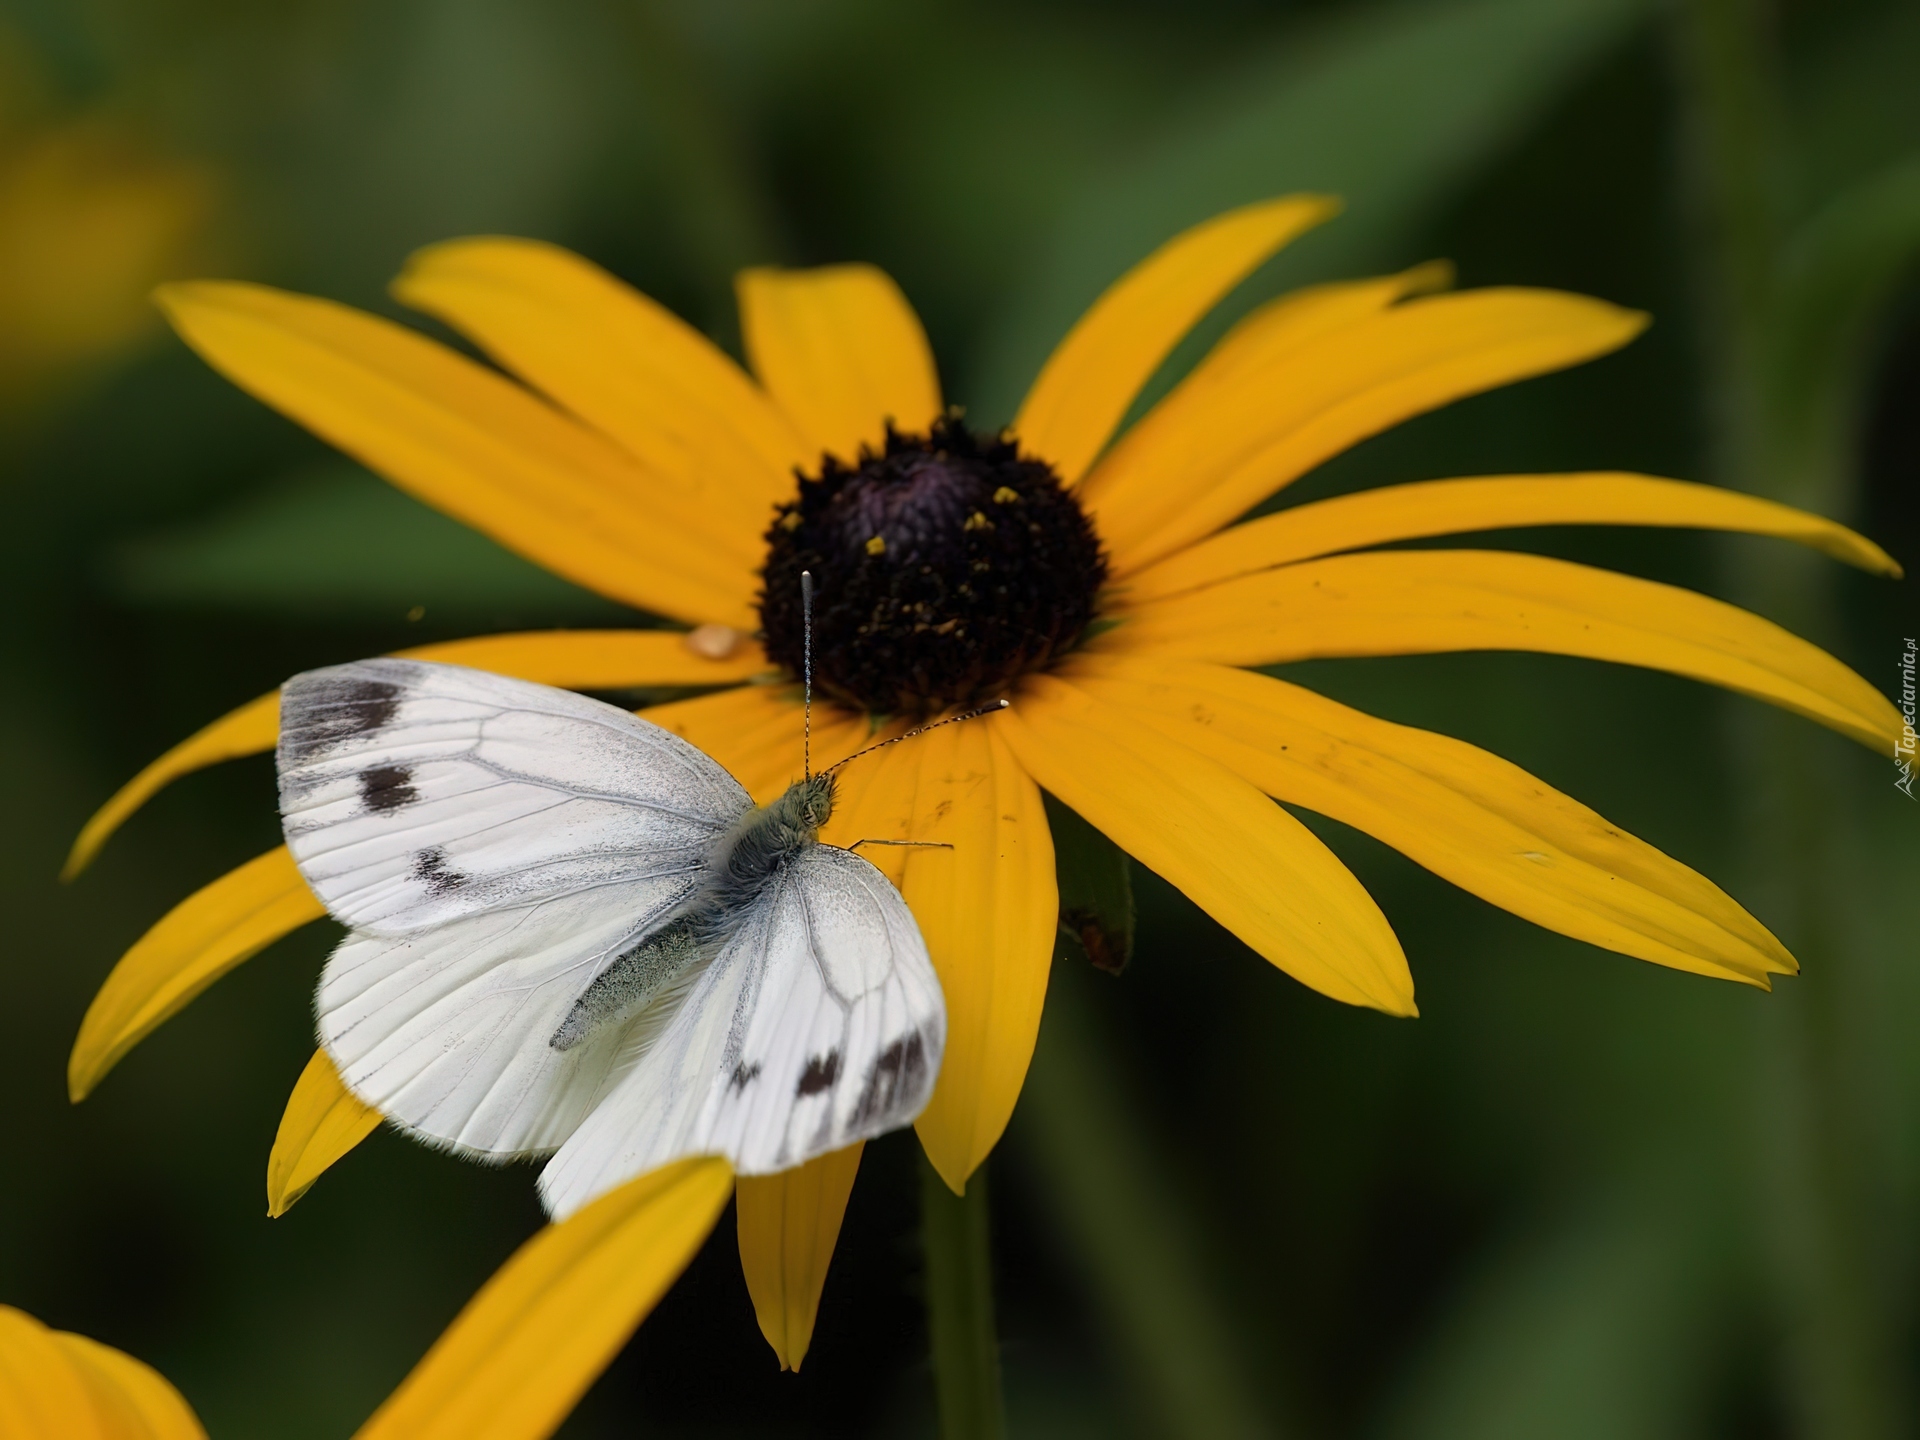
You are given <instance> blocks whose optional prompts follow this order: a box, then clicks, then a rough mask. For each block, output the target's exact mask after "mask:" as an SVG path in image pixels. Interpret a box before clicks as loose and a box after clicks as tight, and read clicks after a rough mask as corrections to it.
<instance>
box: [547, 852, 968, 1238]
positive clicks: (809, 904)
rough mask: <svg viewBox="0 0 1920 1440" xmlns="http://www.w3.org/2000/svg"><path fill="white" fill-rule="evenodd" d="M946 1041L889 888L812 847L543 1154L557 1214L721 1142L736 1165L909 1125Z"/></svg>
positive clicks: (942, 1017) (847, 857)
mask: <svg viewBox="0 0 1920 1440" xmlns="http://www.w3.org/2000/svg"><path fill="white" fill-rule="evenodd" d="M945 1044H946V1007H945V1002H944V999H943V997H942V995H941V992H940V982H939V980H938V978H937V977H936V976H935V974H934V971H933V965H932V962H931V961H930V960H929V959H928V956H927V948H926V943H925V942H924V941H923V940H922V939H921V938H920V931H919V928H918V927H917V926H916V925H915V924H914V922H913V916H912V913H911V912H910V911H909V910H908V909H907V905H906V902H905V901H904V900H902V899H901V898H900V895H899V892H898V891H896V890H895V889H894V888H893V886H892V885H890V884H889V883H888V882H887V879H886V877H885V876H884V875H882V874H881V873H880V872H879V871H878V870H876V869H874V868H873V866H871V865H869V864H868V863H867V862H866V861H865V860H862V859H861V858H860V857H859V856H857V855H854V854H852V853H850V852H848V851H846V850H840V849H836V848H834V847H833V846H830V845H814V846H811V847H809V848H808V849H806V850H805V851H803V852H802V853H801V854H800V856H799V858H798V859H796V860H795V861H794V862H793V863H792V864H790V865H789V866H788V867H787V868H786V870H785V871H784V872H783V873H782V874H780V875H779V876H777V877H776V878H775V879H774V880H772V881H771V882H770V883H769V884H768V885H767V888H766V891H765V892H764V893H763V894H762V896H761V897H760V899H759V901H758V902H757V903H756V904H755V905H754V906H753V908H752V909H751V910H750V911H749V912H748V914H747V915H746V917H745V918H744V920H743V922H742V923H741V925H740V928H739V929H738V930H737V931H735V932H734V934H733V935H732V937H731V938H730V939H729V940H728V941H727V943H726V944H725V945H724V947H723V948H722V949H721V950H720V952H719V953H718V954H717V955H716V956H715V957H714V958H713V959H712V960H711V961H710V962H709V963H708V964H707V966H706V968H705V970H704V971H703V972H702V973H701V974H700V975H699V977H698V979H697V980H695V981H694V982H693V983H692V985H691V988H690V989H689V990H688V992H687V994H686V998H685V1000H684V1001H682V1002H681V1003H680V1004H679V1006H678V1008H677V1010H676V1011H675V1012H674V1013H673V1014H672V1015H671V1017H670V1018H668V1019H666V1020H665V1022H664V1025H663V1026H662V1028H660V1030H659V1032H658V1034H657V1035H654V1036H651V1037H648V1041H647V1043H646V1044H645V1045H644V1046H630V1048H631V1049H632V1050H634V1051H636V1052H637V1053H635V1054H634V1056H633V1058H632V1059H631V1060H630V1061H627V1062H624V1063H623V1064H622V1065H621V1066H620V1067H619V1068H620V1069H621V1070H622V1071H623V1074H622V1075H621V1078H619V1079H618V1080H617V1081H616V1082H615V1083H614V1084H613V1086H612V1088H611V1089H610V1090H609V1091H608V1092H607V1094H606V1095H605V1097H604V1098H603V1099H601V1100H600V1101H599V1102H598V1103H597V1104H596V1105H595V1106H594V1107H593V1109H592V1111H591V1113H590V1114H589V1115H588V1116H587V1118H586V1119H585V1120H584V1121H583V1122H582V1123H581V1125H580V1127H579V1128H578V1129H577V1130H575V1131H574V1133H573V1134H572V1135H571V1136H570V1137H569V1138H568V1139H567V1141H566V1142H565V1143H564V1144H563V1145H562V1146H561V1148H560V1151H559V1153H558V1154H556V1155H555V1156H554V1157H553V1159H552V1160H550V1161H549V1162H548V1163H547V1167H546V1169H545V1170H544V1171H543V1172H542V1173H541V1176H540V1191H541V1195H542V1198H543V1199H544V1200H545V1201H546V1204H547V1208H548V1210H549V1211H550V1212H552V1213H553V1214H554V1215H555V1216H556V1217H564V1216H566V1215H568V1214H571V1213H572V1212H573V1211H575V1210H577V1209H578V1208H579V1207H580V1206H582V1205H584V1204H586V1203H587V1202H588V1201H589V1200H591V1199H593V1198H594V1197H595V1196H597V1195H600V1194H603V1193H605V1192H606V1191H608V1190H610V1189H612V1188H613V1187H614V1186H616V1185H618V1184H620V1183H622V1182H623V1181H625V1180H628V1179H630V1178H632V1177H634V1176H636V1175H641V1174H644V1173H645V1172H647V1171H649V1170H652V1169H655V1168H657V1167H658V1166H661V1165H665V1164H667V1163H669V1162H670V1161H673V1160H676V1159H679V1158H681V1157H683V1156H688V1155H724V1156H726V1157H727V1159H728V1160H729V1161H730V1162H731V1163H732V1165H733V1167H734V1169H735V1171H737V1172H738V1173H739V1174H742V1175H762V1174H771V1173H773V1172H775V1171H779V1170H785V1169H790V1168H792V1167H793V1166H796V1165H801V1164H804V1163H805V1162H806V1161H808V1160H811V1159H813V1158H814V1157H816V1156H818V1155H823V1154H825V1153H827V1152H828V1151H831V1150H838V1149H840V1148H841V1147H843V1146H846V1145H850V1144H852V1143H853V1142H854V1141H855V1140H862V1139H869V1138H871V1137H873V1136H876V1135H880V1134H883V1133H885V1132H886V1131H889V1130H895V1129H898V1128H900V1127H901V1126H903V1125H907V1124H910V1123H911V1122H912V1121H913V1119H914V1117H915V1116H917V1115H918V1114H919V1113H920V1111H921V1110H922V1109H923V1108H925V1106H926V1103H927V1098H928V1096H929V1095H931V1094H932V1092H933V1083H934V1079H935V1077H936V1076H937V1074H938V1073H939V1068H940V1057H941V1054H942V1051H943V1050H944V1048H945Z"/></svg>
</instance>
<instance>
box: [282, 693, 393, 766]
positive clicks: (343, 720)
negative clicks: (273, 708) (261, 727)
mask: <svg viewBox="0 0 1920 1440" xmlns="http://www.w3.org/2000/svg"><path fill="white" fill-rule="evenodd" d="M290 698H291V699H292V701H293V703H292V704H291V705H283V706H282V707H281V711H282V713H281V719H282V721H283V722H284V723H283V724H282V727H281V730H280V756H281V760H282V761H283V763H284V762H287V761H291V762H293V763H294V764H300V763H302V762H304V761H307V760H311V759H312V758H313V757H314V756H315V755H317V754H319V753H320V752H321V751H323V750H325V749H327V748H328V747H330V746H333V745H338V744H339V743H340V742H341V741H343V740H352V739H356V738H357V737H359V736H362V735H371V734H372V733H373V732H374V731H376V730H378V729H380V728H381V727H382V726H384V725H387V724H389V723H391V722H392V720H393V717H394V715H395V714H396V713H397V712H398V711H399V709H400V687H399V686H398V685H395V684H394V683H392V682H391V681H388V680H368V679H364V678H360V677H355V678H353V679H347V678H340V679H322V680H312V681H303V682H301V684H300V685H299V687H298V689H297V690H295V691H294V692H293V693H292V695H291V697H290Z"/></svg>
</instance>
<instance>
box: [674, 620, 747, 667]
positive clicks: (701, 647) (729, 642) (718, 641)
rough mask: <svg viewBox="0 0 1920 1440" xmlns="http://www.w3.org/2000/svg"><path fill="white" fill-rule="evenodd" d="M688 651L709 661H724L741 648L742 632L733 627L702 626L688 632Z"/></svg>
mask: <svg viewBox="0 0 1920 1440" xmlns="http://www.w3.org/2000/svg"><path fill="white" fill-rule="evenodd" d="M686 644H687V649H689V650H691V651H692V652H693V653H694V654H696V655H699V656H701V657H703V658H705V659H708V660H724V659H726V658H727V657H728V656H729V655H731V654H733V652H734V651H736V650H738V649H739V648H740V632H739V631H738V630H736V629H734V628H733V627H732V626H731V625H712V624H709V625H701V626H698V627H697V628H695V629H693V630H689V631H688V632H687V641H686Z"/></svg>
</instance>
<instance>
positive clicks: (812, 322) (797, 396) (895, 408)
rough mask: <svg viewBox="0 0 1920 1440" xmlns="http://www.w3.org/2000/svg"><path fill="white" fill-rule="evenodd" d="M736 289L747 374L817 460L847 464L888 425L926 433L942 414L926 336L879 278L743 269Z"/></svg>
mask: <svg viewBox="0 0 1920 1440" xmlns="http://www.w3.org/2000/svg"><path fill="white" fill-rule="evenodd" d="M736 288H737V290H738V291H739V296H740V329H741V334H742V337H743V338H744V339H745V341H746V347H747V359H748V361H749V362H751V364H752V365H753V373H754V374H755V375H757V376H758V377H759V379H760V383H761V384H762V385H764V386H766V387H767V392H768V393H769V394H770V395H772V396H773V398H774V400H775V401H776V402H778V404H779V406H780V408H781V409H782V410H784V411H786V413H787V414H788V416H789V417H791V418H792V420H793V423H794V424H795V425H796V426H798V427H799V429H800V431H801V432H802V433H803V434H804V435H805V436H806V437H807V442H808V444H809V446H810V447H811V449H812V451H813V453H814V454H815V456H817V455H818V453H819V452H821V451H825V452H826V453H828V454H830V455H835V456H838V457H839V458H840V459H842V460H846V461H852V460H855V459H857V458H858V457H859V453H860V447H861V446H862V445H870V446H873V447H874V448H876V449H877V448H879V446H880V445H881V444H882V443H883V442H884V441H885V439H886V426H887V422H888V421H892V422H893V425H894V428H895V429H898V430H921V431H924V430H925V429H926V428H927V427H928V426H929V425H931V424H932V423H933V422H934V419H935V418H936V417H937V416H938V415H939V414H940V379H939V376H938V375H937V374H936V373H935V371H934V368H933V352H932V351H931V350H930V349H928V348H927V336H926V332H925V331H923V330H922V329H921V328H920V320H919V317H918V316H916V315H915V314H914V313H913V307H912V306H910V305H908V304H907V298H906V296H904V295H902V294H901V293H900V287H899V286H898V285H895V284H894V283H893V281H892V279H890V278H889V277H888V276H887V274H886V273H885V272H884V271H881V270H876V269H875V268H874V267H873V266H871V265H829V266H827V267H825V268H823V269H819V270H743V271H741V272H740V276H739V279H738V280H737V281H736ZM756 538H758V535H757V532H756Z"/></svg>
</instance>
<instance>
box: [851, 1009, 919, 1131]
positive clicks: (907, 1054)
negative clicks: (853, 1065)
mask: <svg viewBox="0 0 1920 1440" xmlns="http://www.w3.org/2000/svg"><path fill="white" fill-rule="evenodd" d="M926 1082H927V1046H926V1042H925V1041H924V1040H922V1039H921V1038H920V1032H919V1031H918V1030H916V1031H914V1032H913V1033H912V1034H911V1035H908V1036H906V1037H904V1038H903V1039H899V1040H896V1041H894V1042H893V1043H892V1044H891V1045H889V1046H888V1047H887V1048H886V1049H885V1050H882V1051H881V1052H880V1058H879V1059H877V1060H875V1061H874V1062H873V1068H872V1069H871V1070H869V1071H867V1083H866V1088H864V1089H863V1090H861V1092H860V1102H859V1103H858V1104H857V1105H855V1106H854V1107H853V1123H854V1124H855V1125H864V1124H865V1123H866V1122H867V1121H869V1120H872V1119H873V1118H874V1117H875V1116H879V1115H887V1114H891V1113H892V1112H893V1111H894V1110H896V1109H899V1108H901V1107H903V1106H906V1105H908V1104H911V1103H912V1102H913V1100H914V1099H916V1098H917V1097H918V1096H919V1094H920V1091H921V1090H922V1088H924V1087H925V1085H926Z"/></svg>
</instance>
